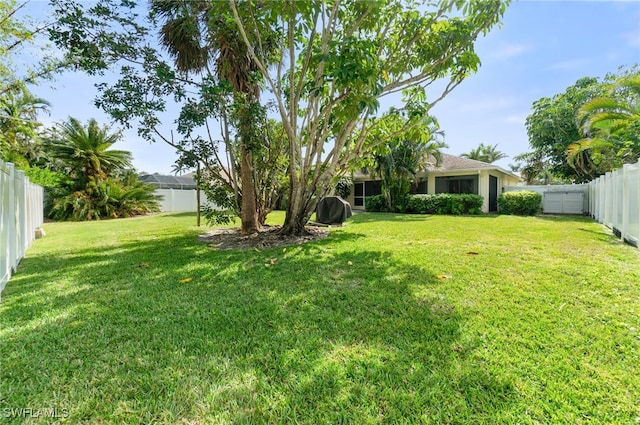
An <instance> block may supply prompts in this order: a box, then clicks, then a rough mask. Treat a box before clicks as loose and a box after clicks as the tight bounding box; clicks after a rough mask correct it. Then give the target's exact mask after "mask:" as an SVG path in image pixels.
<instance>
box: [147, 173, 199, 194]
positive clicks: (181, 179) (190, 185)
mask: <svg viewBox="0 0 640 425" xmlns="http://www.w3.org/2000/svg"><path fill="white" fill-rule="evenodd" d="M138 180H140V181H143V182H146V183H149V184H151V185H153V186H155V187H156V189H180V190H189V189H194V190H195V189H196V182H195V180H194V179H193V175H192V174H185V175H184V176H165V175H160V174H147V175H143V176H140V177H138Z"/></svg>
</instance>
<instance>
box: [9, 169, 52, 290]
mask: <svg viewBox="0 0 640 425" xmlns="http://www.w3.org/2000/svg"><path fill="white" fill-rule="evenodd" d="M43 201H44V192H43V189H42V187H41V186H38V185H36V184H33V183H31V182H30V181H29V179H28V178H27V177H25V175H24V173H23V172H22V171H19V170H16V169H15V168H14V166H13V164H11V163H6V162H3V161H1V160H0V297H1V296H2V291H3V289H4V287H5V285H6V284H7V281H8V280H9V278H10V277H11V273H12V272H13V271H15V270H16V267H17V266H18V263H19V262H20V260H21V259H22V257H23V256H24V254H25V252H26V251H27V249H28V248H29V246H31V243H32V242H33V240H34V239H35V231H36V229H37V228H38V227H40V226H41V225H42V222H43V221H44V216H43V214H44V212H43ZM0 299H1V298H0Z"/></svg>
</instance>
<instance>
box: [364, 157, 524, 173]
mask: <svg viewBox="0 0 640 425" xmlns="http://www.w3.org/2000/svg"><path fill="white" fill-rule="evenodd" d="M428 162H429V164H430V165H429V166H427V168H426V170H425V171H426V172H427V173H449V172H460V171H469V172H476V171H478V170H481V169H482V170H497V171H500V172H502V173H504V174H507V175H510V176H512V177H514V178H517V179H518V180H519V179H520V176H518V175H517V174H514V173H512V172H511V171H507V170H505V169H504V168H502V167H499V166H497V165H495V164H489V163H487V162H482V161H476V160H475V159H469V158H463V157H461V156H455V155H449V154H447V153H441V154H440V164H439V165H437V166H436V165H435V163H436V160H435V158H434V157H433V156H432V157H430V158H429V161H428ZM366 176H368V174H365V173H362V172H361V171H360V170H358V171H357V172H356V173H354V177H366Z"/></svg>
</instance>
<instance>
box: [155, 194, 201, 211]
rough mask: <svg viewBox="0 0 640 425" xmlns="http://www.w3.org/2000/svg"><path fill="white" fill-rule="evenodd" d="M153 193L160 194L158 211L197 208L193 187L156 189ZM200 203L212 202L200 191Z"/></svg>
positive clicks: (191, 209) (194, 209)
mask: <svg viewBox="0 0 640 425" xmlns="http://www.w3.org/2000/svg"><path fill="white" fill-rule="evenodd" d="M154 194H155V195H160V196H162V200H161V201H160V211H162V212H179V211H197V210H198V202H197V200H196V190H195V189H156V190H155V192H154ZM200 203H201V204H202V205H205V204H210V205H212V204H213V203H212V202H209V201H208V200H207V198H206V196H205V195H204V192H202V191H201V192H200Z"/></svg>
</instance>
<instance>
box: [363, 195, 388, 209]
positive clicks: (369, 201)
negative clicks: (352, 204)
mask: <svg viewBox="0 0 640 425" xmlns="http://www.w3.org/2000/svg"><path fill="white" fill-rule="evenodd" d="M364 208H365V209H366V210H367V211H369V212H386V211H387V201H386V199H384V196H383V195H373V196H367V197H366V198H364Z"/></svg>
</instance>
